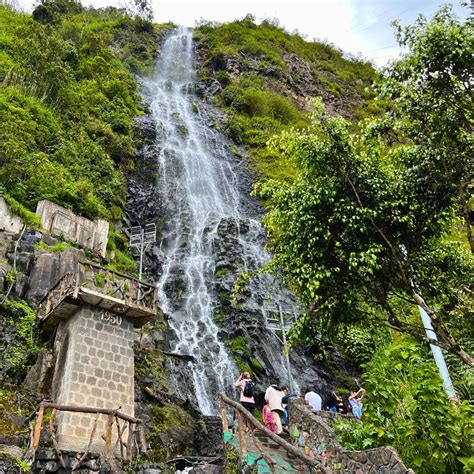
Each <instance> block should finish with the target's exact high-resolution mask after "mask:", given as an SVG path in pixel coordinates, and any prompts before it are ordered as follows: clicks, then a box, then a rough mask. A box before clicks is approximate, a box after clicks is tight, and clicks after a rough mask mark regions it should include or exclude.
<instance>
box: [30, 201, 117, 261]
mask: <svg viewBox="0 0 474 474" xmlns="http://www.w3.org/2000/svg"><path fill="white" fill-rule="evenodd" d="M36 215H38V216H39V217H40V218H41V225H42V226H43V227H44V228H45V229H46V230H48V231H49V232H51V234H52V235H55V236H62V237H64V239H66V240H68V241H70V242H77V243H78V244H79V245H82V246H83V247H87V248H90V249H91V250H94V251H95V252H97V253H98V254H99V255H101V256H102V257H105V252H106V248H107V238H108V233H109V223H108V222H107V221H105V220H102V219H97V220H95V221H91V220H89V219H86V218H85V217H81V216H77V215H76V214H74V213H72V212H71V211H70V210H68V209H66V208H64V207H61V206H58V205H57V204H55V203H54V202H51V201H47V200H43V201H39V202H38V205H37V207H36Z"/></svg>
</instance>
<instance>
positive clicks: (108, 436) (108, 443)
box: [105, 414, 114, 460]
mask: <svg viewBox="0 0 474 474" xmlns="http://www.w3.org/2000/svg"><path fill="white" fill-rule="evenodd" d="M113 425H114V415H112V414H109V415H107V429H106V432H105V451H106V454H107V457H108V458H109V460H111V459H112V457H113V453H112V426H113Z"/></svg>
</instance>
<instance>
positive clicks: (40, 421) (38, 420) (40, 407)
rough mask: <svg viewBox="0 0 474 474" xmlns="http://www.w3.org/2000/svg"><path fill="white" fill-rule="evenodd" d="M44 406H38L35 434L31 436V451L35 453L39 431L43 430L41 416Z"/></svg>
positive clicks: (38, 440) (39, 435)
mask: <svg viewBox="0 0 474 474" xmlns="http://www.w3.org/2000/svg"><path fill="white" fill-rule="evenodd" d="M44 408H45V407H44V405H43V404H40V406H39V410H38V416H37V417H36V425H35V432H34V435H33V449H34V450H35V451H36V450H37V449H38V446H39V442H40V437H41V429H42V428H43V415H44Z"/></svg>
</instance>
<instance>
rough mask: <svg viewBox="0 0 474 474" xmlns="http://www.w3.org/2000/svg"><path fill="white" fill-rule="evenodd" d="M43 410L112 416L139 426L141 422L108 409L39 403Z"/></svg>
mask: <svg viewBox="0 0 474 474" xmlns="http://www.w3.org/2000/svg"><path fill="white" fill-rule="evenodd" d="M42 408H43V409H44V408H56V409H57V410H60V411H72V412H75V413H94V414H96V413H101V414H103V415H112V416H118V417H119V418H121V419H122V420H125V421H130V422H132V423H137V424H140V423H141V422H142V420H140V419H139V418H134V417H133V416H129V415H126V414H125V413H121V412H120V411H118V410H112V409H110V408H92V407H83V406H73V405H61V404H59V403H52V402H41V403H40V410H41V409H42Z"/></svg>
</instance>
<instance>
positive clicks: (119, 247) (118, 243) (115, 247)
mask: <svg viewBox="0 0 474 474" xmlns="http://www.w3.org/2000/svg"><path fill="white" fill-rule="evenodd" d="M107 251H108V252H109V254H110V257H111V261H110V263H109V264H108V265H107V268H110V269H111V270H114V271H116V272H119V273H125V274H127V275H131V276H138V272H137V264H136V262H135V260H134V259H133V256H132V254H131V251H130V248H129V246H128V239H127V237H126V235H125V234H117V233H116V232H113V231H109V240H108V242H107Z"/></svg>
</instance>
